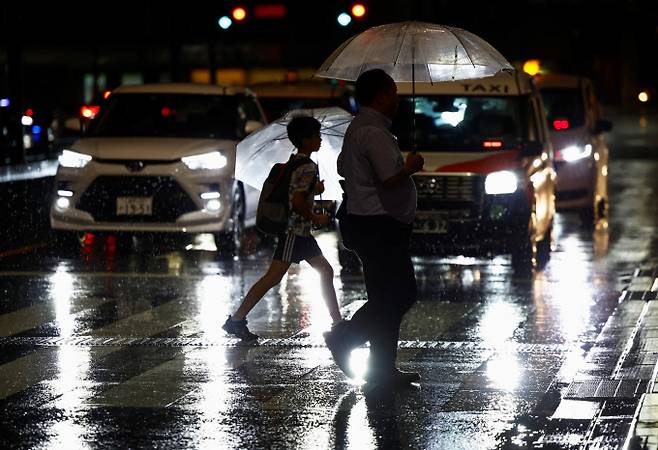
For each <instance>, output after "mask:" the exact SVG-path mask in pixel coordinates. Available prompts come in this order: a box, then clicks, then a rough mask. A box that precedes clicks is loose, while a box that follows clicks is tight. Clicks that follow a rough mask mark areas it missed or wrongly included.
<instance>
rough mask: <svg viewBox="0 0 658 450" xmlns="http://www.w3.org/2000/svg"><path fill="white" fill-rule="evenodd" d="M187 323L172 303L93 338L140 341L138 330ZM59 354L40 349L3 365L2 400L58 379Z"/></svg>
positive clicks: (109, 349)
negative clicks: (110, 337)
mask: <svg viewBox="0 0 658 450" xmlns="http://www.w3.org/2000/svg"><path fill="white" fill-rule="evenodd" d="M146 319H148V320H146ZM183 320H184V318H183V317H182V313H181V311H180V305H179V304H178V302H175V301H171V302H167V303H165V304H162V305H160V306H156V307H155V308H152V309H149V310H147V311H144V312H141V313H139V314H135V315H133V316H130V317H127V318H125V319H121V320H119V321H117V322H114V323H111V324H109V325H107V326H105V327H102V328H99V329H97V330H93V331H92V333H91V336H92V337H100V336H116V335H117V334H118V335H121V336H124V337H136V336H135V334H134V330H139V332H140V334H139V336H140V337H144V336H153V335H157V334H159V333H161V332H163V331H165V330H167V329H170V328H172V327H175V326H176V325H178V324H180V323H181V322H182V321H183ZM9 339H12V338H9ZM121 348H122V347H119V346H116V347H102V348H100V349H98V351H99V353H98V354H95V356H94V357H95V358H98V357H102V356H106V355H108V354H110V353H112V352H115V351H117V350H120V349H121ZM57 353H58V352H57V350H54V349H53V348H40V349H39V350H37V351H35V352H32V353H29V354H27V355H25V356H22V357H20V358H17V359H15V360H13V361H11V362H9V363H6V364H4V365H1V366H0V400H2V399H5V398H7V397H10V396H11V395H14V394H17V393H19V392H21V391H24V390H25V389H27V388H29V387H30V386H32V385H34V384H36V383H39V382H42V381H46V380H49V379H52V378H54V377H57V375H58V374H59V372H58V369H57V364H56V359H57Z"/></svg>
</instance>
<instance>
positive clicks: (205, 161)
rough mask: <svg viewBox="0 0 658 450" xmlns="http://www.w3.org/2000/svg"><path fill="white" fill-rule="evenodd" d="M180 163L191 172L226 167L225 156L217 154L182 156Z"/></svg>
mask: <svg viewBox="0 0 658 450" xmlns="http://www.w3.org/2000/svg"><path fill="white" fill-rule="evenodd" d="M181 161H183V163H184V164H185V165H186V166H187V167H188V169H191V170H215V169H221V168H222V167H224V166H226V163H227V161H226V156H224V155H222V154H221V153H219V152H210V153H202V154H200V155H194V156H184V157H183V158H181Z"/></svg>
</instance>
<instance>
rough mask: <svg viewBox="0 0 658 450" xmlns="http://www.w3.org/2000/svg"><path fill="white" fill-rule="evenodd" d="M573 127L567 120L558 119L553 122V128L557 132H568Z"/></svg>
mask: <svg viewBox="0 0 658 450" xmlns="http://www.w3.org/2000/svg"><path fill="white" fill-rule="evenodd" d="M570 126H571V125H570V124H569V121H568V120H567V119H556V120H554V121H553V128H554V129H555V130H558V131H560V130H568V129H569V127H570Z"/></svg>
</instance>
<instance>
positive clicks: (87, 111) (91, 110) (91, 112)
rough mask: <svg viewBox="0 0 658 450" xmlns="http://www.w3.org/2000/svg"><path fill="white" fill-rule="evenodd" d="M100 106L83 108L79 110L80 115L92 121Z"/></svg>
mask: <svg viewBox="0 0 658 450" xmlns="http://www.w3.org/2000/svg"><path fill="white" fill-rule="evenodd" d="M99 109H100V106H83V107H82V108H80V115H81V116H82V117H84V118H85V119H93V118H94V117H96V114H98V110H99Z"/></svg>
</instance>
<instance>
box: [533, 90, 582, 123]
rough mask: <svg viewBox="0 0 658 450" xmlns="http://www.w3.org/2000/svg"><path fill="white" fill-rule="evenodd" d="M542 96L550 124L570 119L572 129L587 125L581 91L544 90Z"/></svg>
mask: <svg viewBox="0 0 658 450" xmlns="http://www.w3.org/2000/svg"><path fill="white" fill-rule="evenodd" d="M541 96H542V100H543V101H544V109H545V110H546V116H547V117H548V121H549V122H552V121H553V120H557V119H568V120H569V122H570V123H571V126H572V127H580V126H583V125H584V124H585V107H584V102H583V97H582V95H581V93H580V89H575V88H574V89H569V88H543V89H542V90H541Z"/></svg>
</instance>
